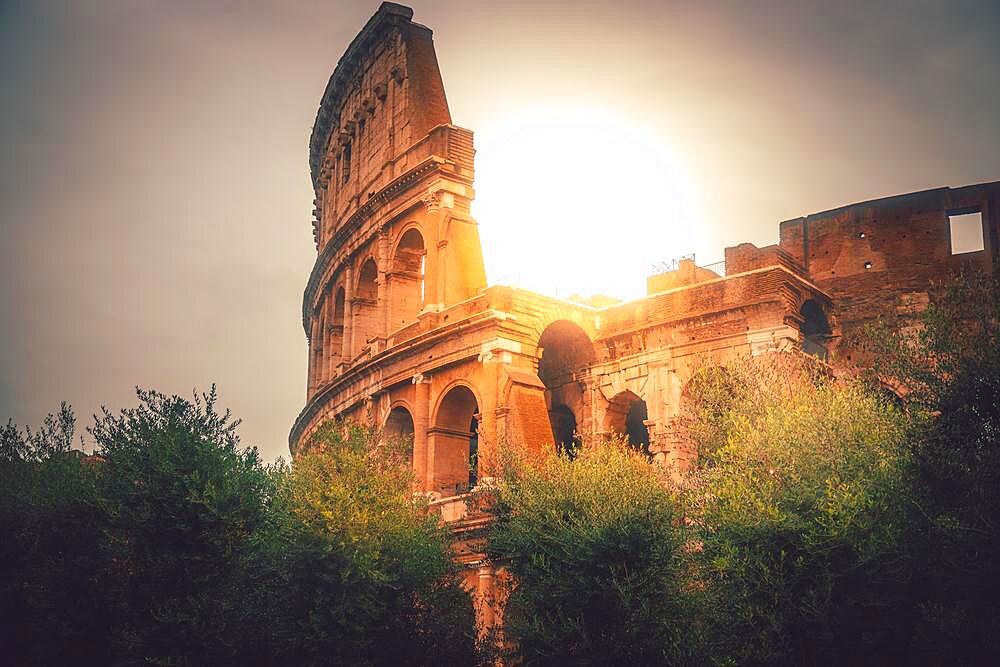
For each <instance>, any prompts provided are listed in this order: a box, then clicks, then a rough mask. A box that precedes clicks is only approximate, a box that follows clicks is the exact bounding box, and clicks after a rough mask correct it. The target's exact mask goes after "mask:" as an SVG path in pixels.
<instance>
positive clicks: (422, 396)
mask: <svg viewBox="0 0 1000 667" xmlns="http://www.w3.org/2000/svg"><path fill="white" fill-rule="evenodd" d="M412 382H413V384H414V385H415V386H414V391H413V476H414V477H415V478H416V486H417V491H428V490H430V479H429V478H430V475H429V474H428V469H427V464H428V456H429V454H428V449H427V429H428V428H429V426H430V411H431V405H430V403H431V400H430V392H431V381H430V378H429V377H428V376H426V375H423V374H421V373H418V374H417V375H414V376H413V380H412Z"/></svg>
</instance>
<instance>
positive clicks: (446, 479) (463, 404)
mask: <svg viewBox="0 0 1000 667" xmlns="http://www.w3.org/2000/svg"><path fill="white" fill-rule="evenodd" d="M479 405H480V403H479V400H478V399H477V398H476V394H475V393H474V392H473V391H472V388H471V387H469V386H468V385H466V384H464V383H455V384H453V385H451V386H450V387H449V388H448V389H446V390H445V391H444V392H442V394H441V398H440V399H439V400H438V404H437V408H436V409H435V411H434V419H433V421H432V424H433V426H432V428H431V429H430V432H429V436H430V438H429V443H430V448H431V456H430V460H431V469H430V471H429V477H430V480H431V489H432V490H433V491H437V492H438V493H442V494H444V495H455V494H458V493H464V492H465V491H467V490H468V489H469V488H471V487H473V486H475V485H476V482H477V480H478V477H479V420H480V414H479Z"/></svg>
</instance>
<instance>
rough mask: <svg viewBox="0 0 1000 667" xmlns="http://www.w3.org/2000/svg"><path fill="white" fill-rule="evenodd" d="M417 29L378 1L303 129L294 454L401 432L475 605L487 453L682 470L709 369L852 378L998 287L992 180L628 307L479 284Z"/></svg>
mask: <svg viewBox="0 0 1000 667" xmlns="http://www.w3.org/2000/svg"><path fill="white" fill-rule="evenodd" d="M412 16H413V12H412V10H411V9H409V8H407V7H404V6H401V5H397V4H393V3H388V2H387V3H383V4H382V5H381V7H380V8H379V9H378V11H377V12H376V13H375V15H374V16H372V18H371V19H370V20H369V21H368V23H367V24H366V25H365V26H364V28H363V29H362V30H361V32H360V33H359V34H358V35H357V37H355V39H354V40H353V41H352V42H351V44H350V45H349V46H348V48H347V51H346V52H345V53H344V55H343V57H341V59H340V61H339V62H338V63H337V66H336V68H335V70H334V72H333V75H332V76H331V77H330V81H329V84H328V85H327V87H326V90H325V91H324V93H323V97H322V101H321V102H320V107H319V111H318V113H317V116H316V120H315V124H314V126H313V130H312V135H311V139H310V144H309V165H310V168H311V175H312V182H313V187H314V190H315V200H314V203H315V209H314V216H315V219H314V221H313V236H314V239H315V242H316V248H317V252H318V254H317V257H316V262H315V265H314V266H313V269H312V273H311V275H310V276H309V281H308V284H307V286H306V289H305V294H304V297H303V303H302V324H303V327H304V329H305V334H306V337H307V338H308V340H309V371H308V389H307V400H306V405H305V407H304V408H303V410H302V412H301V413H300V414H299V416H298V418H297V419H296V421H295V423H294V426H293V427H292V430H291V434H290V437H289V447H290V449H291V452H292V454H293V455H295V453H296V452H297V451H299V449H300V448H301V447H303V445H304V443H305V442H306V441H307V440H308V438H309V436H310V434H311V433H312V432H313V431H314V430H315V429H316V428H317V427H318V426H319V425H320V424H321V423H322V422H324V421H326V420H329V419H331V418H335V417H343V418H349V419H356V420H360V421H363V422H366V423H370V424H377V425H381V426H384V427H385V428H386V429H388V430H389V431H391V432H394V433H397V434H401V435H406V436H409V437H412V440H413V470H414V474H415V477H416V480H417V485H418V487H419V488H418V490H419V491H422V492H424V493H427V494H429V495H430V496H431V497H432V499H433V503H432V504H433V505H434V507H436V508H437V509H438V510H439V511H440V512H441V514H442V516H443V517H444V518H445V519H446V520H449V521H451V522H452V526H453V530H454V532H455V534H456V537H457V538H459V539H458V540H457V543H459V544H464V545H465V548H464V550H460V553H459V560H460V561H461V562H464V563H465V564H466V565H468V566H469V584H470V586H473V587H475V588H476V589H478V590H480V591H485V590H487V589H488V587H489V585H490V583H489V582H490V578H491V577H492V572H491V571H490V569H489V567H488V566H486V565H483V564H482V563H481V562H480V561H481V558H480V557H479V556H478V554H477V550H476V548H475V543H476V541H475V539H474V538H475V534H476V531H477V529H479V528H480V527H481V526H482V525H483V521H484V520H485V518H484V517H482V516H476V515H474V513H473V514H470V513H469V510H468V508H467V507H466V504H465V502H464V498H465V497H466V494H467V492H468V491H469V490H470V489H471V488H472V487H475V486H476V485H477V483H480V482H481V481H482V480H484V479H485V478H487V477H489V476H490V474H491V470H490V466H489V461H491V456H490V454H491V453H492V452H495V450H496V447H497V446H498V445H497V443H500V442H506V443H510V444H511V445H512V446H521V447H560V448H564V447H571V446H574V443H577V442H578V441H579V440H580V439H581V438H582V439H584V440H586V438H588V437H596V436H601V435H604V434H618V435H620V436H622V437H624V438H627V439H628V441H629V442H630V443H631V444H633V445H634V446H636V447H638V448H641V449H643V450H645V451H647V452H648V453H649V455H650V457H651V458H652V459H653V460H655V461H658V462H662V463H665V464H672V465H677V466H683V465H684V464H685V462H686V460H687V459H688V458H689V457H690V453H689V452H688V451H687V450H686V448H685V447H684V446H683V443H682V441H681V439H680V438H679V437H678V436H677V433H678V429H677V419H678V415H679V414H680V409H681V400H682V396H683V394H684V388H685V385H686V383H687V382H688V380H689V379H690V378H691V376H692V374H693V373H694V372H695V370H696V369H698V368H699V367H701V366H702V365H703V364H705V363H706V360H708V361H709V363H713V364H719V365H724V364H725V363H727V361H728V360H732V359H734V358H738V357H744V356H747V355H759V354H762V353H766V352H768V351H774V350H796V351H800V352H801V353H803V354H809V355H815V356H816V357H819V358H820V359H822V360H823V361H824V362H826V363H828V364H830V365H832V366H833V367H834V368H836V367H837V366H838V365H842V364H844V363H847V362H850V361H851V350H850V349H848V348H847V346H846V345H842V344H840V341H841V340H842V337H844V335H845V334H848V333H850V332H851V331H852V330H856V329H857V328H858V327H859V326H861V325H863V324H864V323H866V322H869V321H871V320H872V318H874V317H876V316H878V315H879V314H881V313H885V312H896V313H900V314H903V315H905V314H906V313H912V312H915V311H917V310H919V309H920V308H921V307H922V306H923V305H924V304H926V303H927V302H928V298H929V297H928V289H929V285H930V284H931V283H932V281H934V280H935V279H938V278H945V277H946V276H948V275H950V274H951V273H952V272H954V271H955V270H957V269H960V268H962V267H967V266H977V267H981V268H982V269H985V270H987V271H991V272H992V271H993V267H994V266H995V262H996V261H997V252H998V248H1000V239H998V231H1000V230H998V227H1000V208H998V205H1000V181H998V182H993V183H988V184H981V185H971V186H966V187H959V188H949V187H942V188H937V189H933V190H925V191H921V192H914V193H910V194H904V195H899V196H894V197H888V198H884V199H877V200H872V201H867V202H862V203H858V204H851V205H847V206H841V207H839V208H835V209H831V210H828V211H824V212H821V213H813V214H810V215H806V216H803V217H799V218H795V219H792V220H786V221H784V222H781V223H780V224H779V225H778V242H777V243H776V244H775V245H770V246H766V247H761V248H758V247H756V246H754V245H752V244H749V243H744V244H741V245H737V246H735V247H730V248H726V249H725V266H724V268H722V269H721V270H720V268H719V267H714V268H715V269H716V270H711V269H709V268H706V267H701V266H697V265H696V264H695V262H694V261H693V260H692V259H680V260H678V261H676V262H675V263H673V264H672V265H670V266H668V267H664V268H665V269H667V270H665V271H664V272H662V273H658V274H656V275H651V276H649V277H648V278H647V281H646V286H647V295H646V296H645V297H644V298H641V299H637V300H632V301H628V302H620V301H617V300H615V299H611V298H605V297H591V298H589V299H578V300H566V299H556V298H552V297H549V296H544V295H542V294H536V293H532V292H529V291H526V290H522V289H518V288H516V287H509V286H490V285H488V283H487V279H486V272H485V269H484V265H483V254H482V248H481V245H480V240H479V231H478V227H477V223H476V221H475V220H474V219H473V218H472V217H471V216H470V203H471V202H472V199H473V197H474V191H473V177H474V155H475V150H474V147H473V135H472V132H471V131H469V130H467V129H464V128H461V127H457V126H455V125H453V124H452V121H451V115H450V112H449V109H448V102H447V99H446V97H445V91H444V85H443V82H442V80H441V75H440V71H439V69H438V63H437V58H436V56H435V52H434V44H433V40H432V36H431V30H430V29H428V28H426V27H425V26H422V25H420V24H418V23H414V22H413V21H412ZM970 230H971V231H970ZM958 238H961V239H962V245H961V246H960V245H959V244H958V243H957V242H955V243H953V239H958ZM970 238H971V239H972V241H971V242H970V241H969V239H970ZM463 538H465V539H463Z"/></svg>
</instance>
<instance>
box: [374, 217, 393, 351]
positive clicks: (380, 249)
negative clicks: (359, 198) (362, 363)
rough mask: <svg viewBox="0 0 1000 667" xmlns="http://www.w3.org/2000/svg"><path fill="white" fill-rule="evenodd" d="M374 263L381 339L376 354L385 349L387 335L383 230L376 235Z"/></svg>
mask: <svg viewBox="0 0 1000 667" xmlns="http://www.w3.org/2000/svg"><path fill="white" fill-rule="evenodd" d="M375 264H376V266H377V267H378V278H376V281H377V283H376V284H377V288H378V292H377V295H378V296H377V297H376V299H377V301H376V307H377V308H378V333H377V334H376V337H377V338H379V339H381V341H380V343H379V345H378V350H376V351H375V353H376V354H377V353H378V352H381V351H382V350H383V349H385V344H384V342H383V341H384V340H385V338H386V336H388V335H389V290H388V287H389V269H390V268H391V267H390V266H389V236H388V234H386V233H385V232H384V231H383V232H380V233H379V235H378V240H377V241H376V243H375Z"/></svg>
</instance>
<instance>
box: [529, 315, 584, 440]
mask: <svg viewBox="0 0 1000 667" xmlns="http://www.w3.org/2000/svg"><path fill="white" fill-rule="evenodd" d="M596 357H597V355H596V352H595V351H594V345H593V343H592V342H591V340H590V336H588V335H587V332H586V331H585V330H584V329H583V327H581V326H580V325H579V324H576V323H575V322H571V321H569V320H556V321H554V322H552V323H550V324H549V325H548V326H546V327H545V329H544V330H543V331H542V333H541V335H540V336H539V338H538V378H539V379H540V380H541V381H542V384H543V385H544V386H545V403H546V407H547V409H548V415H549V426H550V427H551V429H552V438H553V442H555V444H556V449H557V450H558V451H570V450H574V449H575V448H576V447H578V446H579V444H580V438H579V436H578V434H577V426H578V422H579V419H578V417H583V414H582V412H583V410H584V400H583V392H582V387H581V385H580V383H579V382H578V381H576V380H574V374H575V373H578V372H580V371H583V370H585V369H586V368H588V367H589V366H590V365H591V364H593V363H594V361H595V359H596ZM574 408H575V409H574Z"/></svg>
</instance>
